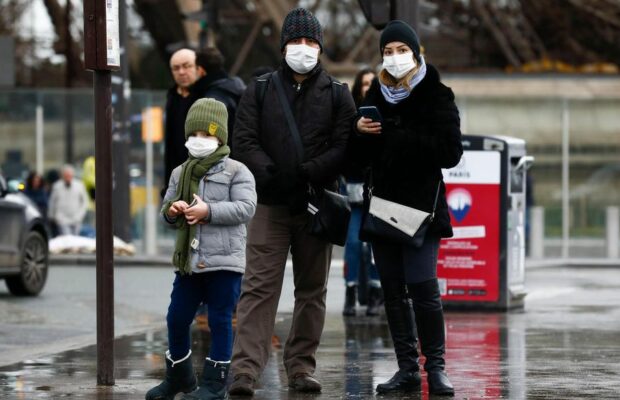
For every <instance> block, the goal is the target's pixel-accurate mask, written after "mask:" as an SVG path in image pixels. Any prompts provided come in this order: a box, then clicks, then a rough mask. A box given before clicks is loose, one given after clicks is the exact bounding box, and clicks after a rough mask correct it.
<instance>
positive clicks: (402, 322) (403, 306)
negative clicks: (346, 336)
mask: <svg viewBox="0 0 620 400" xmlns="http://www.w3.org/2000/svg"><path fill="white" fill-rule="evenodd" d="M382 286H383V294H384V299H385V315H386V317H387V320H388V325H389V327H390V334H391V335H392V341H393V342H394V352H395V353H396V360H397V361H398V368H399V369H398V371H397V372H396V373H395V374H394V376H393V377H392V378H391V379H390V380H389V381H387V382H385V383H381V384H379V385H377V393H394V392H413V391H418V390H420V384H421V378H420V368H419V366H418V350H417V348H416V345H417V339H416V337H415V332H414V324H413V316H412V313H411V306H410V304H409V298H408V297H407V293H406V291H405V285H404V284H402V283H399V282H382Z"/></svg>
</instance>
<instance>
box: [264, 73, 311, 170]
mask: <svg viewBox="0 0 620 400" xmlns="http://www.w3.org/2000/svg"><path fill="white" fill-rule="evenodd" d="M271 79H272V80H273V84H274V85H275V87H276V91H277V92H278V97H279V99H280V103H281V105H282V110H283V111H284V116H285V117H286V123H287V124H288V129H289V131H290V133H291V136H292V137H293V141H294V142H295V149H296V150H297V157H298V158H299V163H302V162H303V160H304V146H303V144H302V142H301V135H300V134H299V130H298V129H297V123H296V122H295V118H294V117H293V112H292V111H291V105H290V104H289V102H288V99H287V98H286V94H285V93H284V88H283V87H282V81H281V80H280V76H279V75H278V71H276V72H274V73H273V75H271Z"/></svg>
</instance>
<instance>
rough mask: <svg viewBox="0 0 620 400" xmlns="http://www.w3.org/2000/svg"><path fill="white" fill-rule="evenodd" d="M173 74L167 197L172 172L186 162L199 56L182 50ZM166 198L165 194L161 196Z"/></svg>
mask: <svg viewBox="0 0 620 400" xmlns="http://www.w3.org/2000/svg"><path fill="white" fill-rule="evenodd" d="M170 71H171V72H172V78H173V79H174V86H173V87H172V88H170V89H169V90H168V95H167V99H166V125H165V133H164V164H165V166H164V168H165V178H164V182H163V192H164V193H165V191H166V188H167V187H168V181H169V180H170V174H171V173H172V170H173V169H175V168H176V167H178V166H179V165H181V164H182V163H183V162H184V161H185V160H187V156H188V154H187V149H186V148H185V117H186V116H187V112H188V111H189V108H190V107H191V106H192V104H193V103H194V100H195V99H194V98H193V96H191V93H190V87H191V86H192V85H193V84H194V82H196V79H197V78H198V69H197V67H196V53H195V52H194V50H190V49H181V50H178V51H176V52H175V53H174V54H172V57H171V58H170ZM162 196H163V193H162Z"/></svg>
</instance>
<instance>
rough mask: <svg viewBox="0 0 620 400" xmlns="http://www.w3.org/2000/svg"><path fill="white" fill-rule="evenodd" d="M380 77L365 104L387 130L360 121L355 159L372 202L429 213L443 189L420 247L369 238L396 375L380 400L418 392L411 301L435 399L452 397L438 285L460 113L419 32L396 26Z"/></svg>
mask: <svg viewBox="0 0 620 400" xmlns="http://www.w3.org/2000/svg"><path fill="white" fill-rule="evenodd" d="M380 50H381V53H382V55H383V69H382V71H381V72H380V73H379V77H378V78H377V79H375V80H374V81H373V83H372V86H371V87H370V89H369V91H368V94H367V96H366V98H365V100H364V103H363V105H364V106H375V107H377V108H378V110H379V112H380V114H381V117H382V122H377V121H372V120H371V119H368V118H360V119H358V120H357V122H356V128H357V131H358V134H357V135H354V136H355V137H354V139H353V147H352V148H353V152H354V153H355V154H354V155H355V158H357V159H358V160H366V161H367V162H368V163H369V164H370V167H371V168H370V169H371V174H370V182H371V184H372V186H373V191H372V193H373V195H374V196H377V197H380V198H383V199H386V200H389V201H392V202H396V203H399V204H402V205H405V206H408V207H413V208H417V209H420V210H424V211H427V212H431V211H432V209H433V203H434V200H435V196H436V193H437V188H438V186H439V197H438V202H437V208H436V213H435V218H434V219H433V222H432V223H431V225H430V227H429V230H428V232H427V234H426V237H425V239H424V243H423V244H422V246H421V247H413V246H409V245H403V244H399V243H394V242H390V241H389V240H385V239H384V238H381V237H367V238H364V239H368V240H370V241H371V242H372V246H373V251H374V255H375V262H376V265H377V268H378V270H379V275H380V278H381V285H382V287H383V290H384V295H385V312H386V316H387V319H388V324H389V327H390V332H391V334H392V339H393V342H394V350H395V352H396V358H397V361H398V367H399V370H398V372H396V374H395V375H394V376H393V377H392V378H391V379H390V380H389V381H388V382H385V383H382V384H379V385H378V386H377V392H379V393H391V392H403V391H404V392H410V391H416V390H419V389H420V385H421V377H420V372H419V367H418V352H417V348H416V337H415V334H414V329H413V318H412V315H411V307H410V302H409V298H410V299H411V300H412V301H411V304H413V311H414V313H415V321H416V325H417V330H418V336H419V338H420V342H421V343H420V348H421V351H422V354H423V355H424V356H425V357H426V363H425V365H424V369H425V370H426V372H427V374H428V383H429V391H430V393H432V394H443V395H453V394H454V388H453V387H452V384H451V383H450V381H449V379H448V376H447V375H446V373H445V371H444V369H445V361H444V354H445V331H444V317H443V311H442V305H441V297H440V293H439V286H438V281H437V253H438V250H439V241H440V239H441V238H442V237H451V236H452V227H451V225H450V217H449V214H448V206H447V203H446V197H445V186H444V184H443V180H442V173H441V169H442V168H451V167H453V166H455V165H457V164H458V162H459V160H460V158H461V155H462V153H463V148H462V145H461V131H460V120H459V114H458V109H457V107H456V105H455V103H454V94H453V93H452V90H450V88H448V87H446V86H445V85H443V84H442V83H441V82H440V78H439V74H438V72H437V70H436V69H435V68H434V67H433V66H432V65H429V64H426V63H425V61H424V58H423V57H422V56H421V55H420V45H419V41H418V38H417V35H416V33H415V31H414V30H413V29H412V28H411V27H410V26H409V25H407V24H406V23H405V22H402V21H392V22H390V23H389V24H388V25H387V26H386V28H385V29H384V30H383V32H382V34H381V40H380Z"/></svg>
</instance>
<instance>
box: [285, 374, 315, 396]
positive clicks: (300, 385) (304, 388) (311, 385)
mask: <svg viewBox="0 0 620 400" xmlns="http://www.w3.org/2000/svg"><path fill="white" fill-rule="evenodd" d="M288 387H290V388H291V389H295V390H296V391H298V392H302V393H319V392H321V389H322V387H321V383H320V382H319V381H317V380H316V379H315V378H314V377H312V376H310V375H309V374H297V375H295V376H293V377H292V378H290V379H289V380H288Z"/></svg>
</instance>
